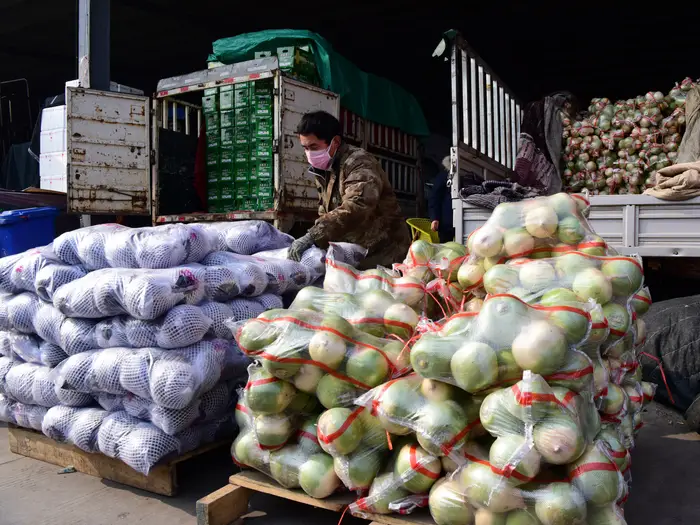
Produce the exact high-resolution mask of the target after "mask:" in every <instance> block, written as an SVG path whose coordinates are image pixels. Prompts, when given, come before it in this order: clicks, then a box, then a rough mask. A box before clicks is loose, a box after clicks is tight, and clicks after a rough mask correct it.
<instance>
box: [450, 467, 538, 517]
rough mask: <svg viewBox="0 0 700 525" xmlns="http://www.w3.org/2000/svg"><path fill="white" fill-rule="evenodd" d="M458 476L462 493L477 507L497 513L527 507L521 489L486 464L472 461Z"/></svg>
mask: <svg viewBox="0 0 700 525" xmlns="http://www.w3.org/2000/svg"><path fill="white" fill-rule="evenodd" d="M457 476H458V482H459V485H460V487H461V488H462V493H463V494H464V495H465V496H466V498H467V501H469V503H471V504H472V505H474V506H475V507H483V508H486V509H487V510H489V511H491V512H495V513H502V512H508V511H510V510H514V509H519V508H523V507H525V503H524V502H523V497H522V494H521V493H520V491H519V490H518V489H517V488H516V487H514V486H513V485H512V484H511V483H509V482H508V481H507V480H504V479H503V477H502V476H499V475H498V474H495V473H494V472H493V471H492V470H491V468H490V467H488V466H486V465H482V464H481V463H470V464H469V465H467V466H466V467H465V468H464V469H462V470H460V471H459V472H458V474H457Z"/></svg>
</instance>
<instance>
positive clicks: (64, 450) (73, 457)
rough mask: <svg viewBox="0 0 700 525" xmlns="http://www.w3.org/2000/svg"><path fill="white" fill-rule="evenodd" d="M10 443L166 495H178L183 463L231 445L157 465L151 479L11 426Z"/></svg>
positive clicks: (19, 449) (101, 457)
mask: <svg viewBox="0 0 700 525" xmlns="http://www.w3.org/2000/svg"><path fill="white" fill-rule="evenodd" d="M8 441H9V443H10V450H11V451H12V452H14V453H15V454H20V455H22V456H26V457H29V458H33V459H38V460H40V461H45V462H47V463H51V464H53V465H58V466H61V467H68V466H72V467H75V470H77V471H78V472H82V473H83V474H89V475H90V476H96V477H99V478H104V479H108V480H111V481H116V482H117V483H122V484H124V485H129V486H130V487H135V488H138V489H143V490H146V491H148V492H153V493H154V494H161V495H163V496H174V495H175V494H176V493H177V488H178V487H177V465H178V464H179V463H181V462H183V461H186V460H188V459H191V458H193V457H196V456H199V455H201V454H204V453H205V452H209V451H211V450H214V449H216V448H219V447H221V446H223V445H228V443H227V442H225V441H219V442H216V443H212V444H210V445H205V446H203V447H201V448H199V449H197V450H194V451H192V452H189V453H187V454H184V455H183V456H181V457H178V458H174V459H173V460H171V461H169V462H167V463H163V464H160V465H155V466H154V467H153V468H152V469H151V470H150V472H149V473H148V476H144V475H143V474H141V473H140V472H137V471H135V470H134V469H132V468H131V467H130V466H129V465H127V464H126V463H124V462H123V461H121V460H119V459H115V458H110V457H107V456H105V455H104V454H99V453H95V454H91V453H89V452H85V451H83V450H80V449H79V448H77V447H75V446H73V445H68V444H65V443H58V442H57V441H54V440H53V439H49V438H48V437H46V436H45V435H44V434H41V433H39V432H35V431H33V430H27V429H23V428H19V427H15V426H11V427H9V428H8Z"/></svg>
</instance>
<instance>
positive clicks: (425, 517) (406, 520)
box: [358, 510, 435, 525]
mask: <svg viewBox="0 0 700 525" xmlns="http://www.w3.org/2000/svg"><path fill="white" fill-rule="evenodd" d="M358 517H361V518H365V519H368V520H372V522H371V523H370V524H369V525H435V522H434V521H433V518H432V517H431V516H430V513H428V511H426V510H419V511H416V513H415V514H408V515H406V516H401V515H399V514H386V515H384V514H363V515H362V516H358Z"/></svg>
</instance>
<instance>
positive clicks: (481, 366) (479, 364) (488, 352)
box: [438, 342, 498, 394]
mask: <svg viewBox="0 0 700 525" xmlns="http://www.w3.org/2000/svg"><path fill="white" fill-rule="evenodd" d="M450 369H451V375H452V378H453V379H454V381H455V383H457V385H458V386H459V387H460V388H461V389H463V390H466V391H467V392H469V393H471V394H473V393H476V392H478V391H480V390H483V389H485V388H487V387H489V386H491V385H493V384H494V383H495V382H496V381H497V380H498V357H497V356H496V352H495V351H494V350H493V348H491V347H490V346H489V345H487V344H484V343H477V342H467V343H464V344H463V345H462V346H461V347H460V348H459V350H457V352H455V354H454V355H453V356H452V359H451V361H450ZM438 379H439V378H438Z"/></svg>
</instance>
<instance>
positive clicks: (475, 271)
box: [457, 261, 484, 290]
mask: <svg viewBox="0 0 700 525" xmlns="http://www.w3.org/2000/svg"><path fill="white" fill-rule="evenodd" d="M483 277H484V263H483V261H465V262H463V263H462V266H460V267H459V270H457V281H458V282H459V285H460V286H461V287H462V288H464V289H465V290H466V289H467V288H471V287H473V286H476V285H477V284H479V283H480V282H481V280H482V279H483Z"/></svg>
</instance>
